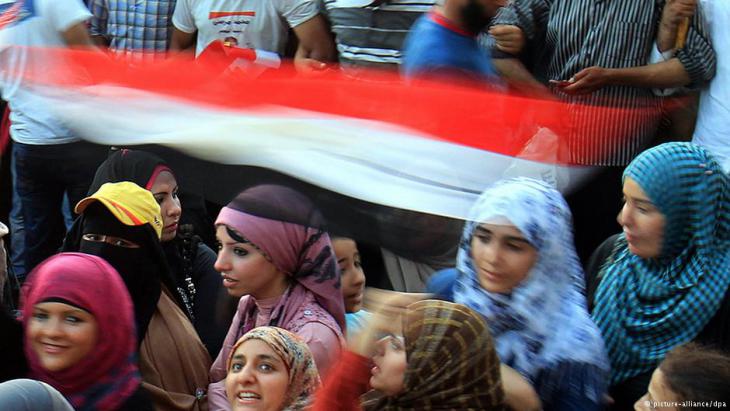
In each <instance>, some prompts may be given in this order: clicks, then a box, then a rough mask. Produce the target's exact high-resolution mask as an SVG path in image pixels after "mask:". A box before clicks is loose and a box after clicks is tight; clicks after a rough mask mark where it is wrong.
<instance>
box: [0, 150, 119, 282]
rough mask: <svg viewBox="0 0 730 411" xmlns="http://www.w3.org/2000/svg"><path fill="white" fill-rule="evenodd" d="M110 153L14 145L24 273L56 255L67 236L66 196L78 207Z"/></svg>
mask: <svg viewBox="0 0 730 411" xmlns="http://www.w3.org/2000/svg"><path fill="white" fill-rule="evenodd" d="M106 152H107V149H106V148H105V147H102V146H97V145H93V144H89V143H85V142H79V143H70V144H56V145H29V144H21V143H17V142H15V143H14V144H13V161H14V162H15V172H16V176H15V177H16V178H15V182H16V183H17V185H16V187H15V188H16V190H15V191H16V192H17V194H18V198H20V202H21V206H22V210H23V211H22V215H23V224H24V226H25V227H24V228H25V238H24V239H25V270H26V273H28V272H30V270H32V269H33V267H35V266H36V265H37V264H38V263H40V262H41V261H43V260H45V259H46V258H48V257H50V256H51V255H53V254H55V253H56V252H57V251H58V249H59V247H60V246H61V243H62V241H63V237H64V235H65V234H66V225H65V222H64V218H63V213H62V205H63V201H64V195H68V201H69V205H71V206H75V205H76V203H78V202H79V200H81V199H82V198H84V197H85V196H86V194H87V190H88V189H89V185H91V181H92V180H93V178H94V174H95V173H96V168H97V167H98V166H99V164H100V163H101V162H102V161H103V160H104V157H105V155H106Z"/></svg>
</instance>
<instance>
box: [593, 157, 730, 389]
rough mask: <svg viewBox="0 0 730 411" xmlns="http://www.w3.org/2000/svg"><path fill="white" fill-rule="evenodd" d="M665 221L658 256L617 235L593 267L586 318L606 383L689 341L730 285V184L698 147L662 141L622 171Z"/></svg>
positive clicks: (621, 378)
mask: <svg viewBox="0 0 730 411" xmlns="http://www.w3.org/2000/svg"><path fill="white" fill-rule="evenodd" d="M627 177H628V178H631V179H632V180H634V181H635V182H636V183H637V184H638V185H639V186H640V187H641V189H642V190H643V191H644V192H645V193H646V195H647V196H648V197H649V199H650V200H651V201H652V202H653V203H654V204H655V205H656V206H657V207H658V208H659V211H660V212H661V213H662V214H663V215H664V217H665V228H664V240H663V245H662V251H661V254H660V256H659V257H658V258H655V259H643V258H641V257H638V256H636V255H634V254H632V253H631V252H630V251H629V249H628V245H627V242H626V238H625V237H624V236H623V235H622V236H621V237H620V238H619V240H618V241H617V243H616V248H615V250H614V252H613V256H612V258H611V260H610V261H608V262H607V263H606V264H605V265H604V266H603V268H602V269H601V276H602V277H603V279H602V280H601V283H600V285H599V287H598V290H597V292H596V302H595V309H594V311H593V317H594V318H595V320H596V324H598V326H599V328H600V329H601V331H602V332H603V336H604V338H605V340H606V346H607V348H608V354H609V357H610V359H611V364H612V366H613V375H612V378H611V383H612V384H617V383H620V382H622V381H624V380H626V379H628V378H631V377H633V376H636V375H638V374H641V373H644V372H647V371H650V370H652V369H653V368H655V367H656V366H657V364H658V363H659V362H660V361H661V360H662V359H663V358H664V356H665V354H666V353H667V352H668V351H669V350H671V349H672V348H673V347H675V346H677V345H679V344H682V343H685V342H687V341H690V340H692V339H694V338H695V337H696V336H697V335H698V334H699V333H700V331H702V329H703V328H704V327H705V325H706V324H707V323H708V322H709V321H710V319H711V318H712V316H713V315H714V314H715V312H716V311H717V310H718V308H719V307H720V304H721V303H722V300H723V298H724V296H725V292H726V290H727V288H728V285H729V284H730V258H729V257H730V185H729V184H728V177H727V175H725V174H724V173H723V172H722V169H721V168H720V166H719V165H718V163H717V162H716V161H715V160H714V159H713V158H712V157H711V156H710V155H709V153H708V152H707V151H706V150H705V149H703V148H701V147H700V146H697V145H694V144H691V143H667V144H662V145H660V146H658V147H655V148H652V149H650V150H647V151H645V152H643V153H642V154H641V155H639V156H638V157H637V158H636V159H635V160H634V161H633V162H632V163H631V164H629V166H628V167H627V168H626V171H625V172H624V179H626V178H627Z"/></svg>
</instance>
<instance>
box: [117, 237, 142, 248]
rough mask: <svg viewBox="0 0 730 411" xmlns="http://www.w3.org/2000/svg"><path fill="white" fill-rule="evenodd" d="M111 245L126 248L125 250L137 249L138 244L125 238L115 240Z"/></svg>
mask: <svg viewBox="0 0 730 411" xmlns="http://www.w3.org/2000/svg"><path fill="white" fill-rule="evenodd" d="M111 244H112V245H113V246H116V247H124V248H135V247H136V244H134V243H133V242H131V241H127V240H125V239H123V238H115V239H114V240H112V242H111Z"/></svg>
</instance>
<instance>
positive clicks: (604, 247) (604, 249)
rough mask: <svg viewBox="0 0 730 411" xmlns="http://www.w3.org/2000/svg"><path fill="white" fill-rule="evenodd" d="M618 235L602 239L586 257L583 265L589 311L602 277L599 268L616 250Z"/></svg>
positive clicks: (591, 308) (591, 309)
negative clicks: (586, 259) (585, 262)
mask: <svg viewBox="0 0 730 411" xmlns="http://www.w3.org/2000/svg"><path fill="white" fill-rule="evenodd" d="M620 236H621V234H620V233H619V234H614V235H612V236H610V237H608V238H607V239H606V240H604V241H603V243H601V245H599V246H598V248H596V250H595V251H593V254H591V257H590V258H589V259H588V263H587V264H586V266H585V276H586V278H585V280H586V299H587V300H588V308H589V311H593V297H594V296H595V293H596V290H597V289H598V285H599V284H600V283H601V280H602V279H603V278H602V277H601V270H602V269H603V267H604V266H605V265H606V264H607V263H608V261H609V259H610V258H611V256H612V255H613V253H614V251H615V250H616V242H617V241H618V240H619V238H620Z"/></svg>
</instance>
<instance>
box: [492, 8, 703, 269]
mask: <svg viewBox="0 0 730 411" xmlns="http://www.w3.org/2000/svg"><path fill="white" fill-rule="evenodd" d="M685 1H696V0H668V1H665V0H514V1H513V2H512V3H511V4H510V5H509V6H507V7H505V8H503V9H502V10H500V12H499V13H498V15H497V17H496V18H495V19H494V21H493V24H502V25H514V26H518V27H519V28H520V29H522V31H523V33H524V35H525V37H526V40H527V44H526V46H525V48H524V50H523V52H522V53H521V54H520V55H519V59H518V58H517V57H515V56H514V55H509V54H506V53H504V52H501V51H499V50H497V49H494V48H493V49H492V54H493V62H494V65H495V67H496V68H497V70H498V71H499V72H500V74H501V75H502V77H503V78H505V79H506V80H507V81H509V82H510V83H511V85H513V86H515V87H516V88H518V89H522V90H524V91H527V92H529V93H536V94H540V95H547V96H550V97H551V98H558V99H560V100H563V101H565V102H567V103H568V104H569V114H568V118H566V121H568V122H570V125H571V132H570V133H569V135H567V136H563V139H562V141H563V142H565V144H566V146H567V147H561V148H560V150H558V152H561V153H567V157H566V158H561V160H563V161H567V162H569V163H572V164H582V165H590V166H602V167H601V169H600V170H601V171H600V173H598V174H597V175H596V176H595V178H594V179H593V180H592V181H590V182H588V183H587V184H585V185H584V186H583V187H582V188H580V189H579V190H577V191H576V192H574V193H571V194H570V195H569V196H568V197H567V199H568V203H569V204H570V206H571V209H572V211H573V218H574V222H575V225H574V226H575V242H576V248H577V250H578V253H579V255H580V257H581V258H582V259H583V260H584V261H586V260H587V257H588V256H590V254H591V252H592V251H593V250H594V249H595V247H596V246H598V245H599V244H600V243H601V242H602V241H603V239H605V238H606V237H608V236H609V235H610V234H613V233H615V232H617V231H618V230H619V226H618V225H617V224H616V222H615V216H616V215H617V213H618V211H619V209H620V202H619V199H620V198H621V196H622V193H621V186H622V183H621V176H622V171H623V167H624V166H625V165H627V164H628V163H629V162H630V161H631V160H632V159H633V158H634V157H635V156H636V155H637V154H638V153H639V152H641V150H643V149H644V148H646V147H647V146H648V145H649V144H650V143H651V142H652V140H654V138H655V137H656V134H657V130H658V127H659V122H660V118H661V108H662V99H661V98H659V97H656V96H655V95H654V93H653V92H652V88H668V87H678V86H689V87H691V88H700V87H702V86H704V85H706V84H707V83H708V82H709V81H710V80H711V79H712V77H713V76H714V74H715V54H714V52H713V50H712V46H711V44H710V40H709V37H708V35H707V30H706V29H705V25H704V21H703V20H702V19H701V17H700V15H699V13H698V14H696V15H695V16H694V18H693V19H692V21H691V24H690V27H689V31H688V33H687V40H686V44H685V46H684V47H683V48H680V49H679V50H676V51H670V52H671V53H673V55H672V56H671V58H669V59H668V60H667V61H664V62H661V63H657V64H648V63H649V58H650V55H651V53H652V50H653V49H654V48H657V47H658V46H661V47H659V49H660V51H665V48H666V45H665V44H657V43H656V41H657V40H661V39H658V37H657V36H658V28H659V27H660V24H671V22H673V21H676V20H677V16H676V13H677V8H676V7H675V6H674V3H677V2H685ZM667 3H668V7H666V8H665V7H664V6H665V4H667ZM660 43H663V42H662V41H660ZM595 106H599V107H603V108H604V109H602V110H596V109H595ZM565 148H567V149H565Z"/></svg>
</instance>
